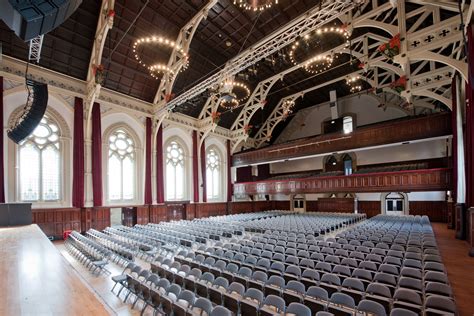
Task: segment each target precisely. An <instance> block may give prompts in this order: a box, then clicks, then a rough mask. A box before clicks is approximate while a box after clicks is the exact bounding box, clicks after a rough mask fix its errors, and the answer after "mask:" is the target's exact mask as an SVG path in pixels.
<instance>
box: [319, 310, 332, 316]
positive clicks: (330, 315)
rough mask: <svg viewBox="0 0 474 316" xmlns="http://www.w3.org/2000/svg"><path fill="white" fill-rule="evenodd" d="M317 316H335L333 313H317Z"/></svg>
mask: <svg viewBox="0 0 474 316" xmlns="http://www.w3.org/2000/svg"><path fill="white" fill-rule="evenodd" d="M316 316H334V314H333V313H330V312H324V311H320V312H317V313H316Z"/></svg>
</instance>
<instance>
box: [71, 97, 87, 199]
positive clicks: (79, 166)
mask: <svg viewBox="0 0 474 316" xmlns="http://www.w3.org/2000/svg"><path fill="white" fill-rule="evenodd" d="M72 165H73V175H72V206H74V207H84V104H83V100H82V99H81V98H78V97H76V98H75V100H74V138H73V157H72Z"/></svg>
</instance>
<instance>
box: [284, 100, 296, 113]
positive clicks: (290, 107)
mask: <svg viewBox="0 0 474 316" xmlns="http://www.w3.org/2000/svg"><path fill="white" fill-rule="evenodd" d="M295 104H296V103H295V101H293V100H286V101H285V102H283V105H282V108H283V115H284V116H288V115H290V114H291V113H293V111H294V108H295Z"/></svg>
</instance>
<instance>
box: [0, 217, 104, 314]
mask: <svg viewBox="0 0 474 316" xmlns="http://www.w3.org/2000/svg"><path fill="white" fill-rule="evenodd" d="M0 273H1V276H2V286H1V287H2V291H1V292H2V295H1V296H0V315H95V316H96V315H109V314H110V312H109V309H106V307H105V306H104V304H103V303H102V302H101V300H99V299H98V297H97V296H96V295H95V294H94V292H93V291H94V290H93V289H92V288H90V287H88V286H87V285H86V284H85V282H84V281H83V280H81V279H80V276H79V275H78V273H77V272H76V271H75V270H74V269H73V268H72V266H71V265H70V264H69V262H68V261H67V260H66V259H65V258H64V257H63V256H62V255H61V254H60V252H59V251H58V249H57V248H56V247H55V246H54V245H53V244H52V243H51V242H50V241H49V240H48V239H47V238H46V236H45V235H44V234H43V232H42V231H41V229H40V228H39V227H38V226H37V225H28V226H19V227H8V228H0Z"/></svg>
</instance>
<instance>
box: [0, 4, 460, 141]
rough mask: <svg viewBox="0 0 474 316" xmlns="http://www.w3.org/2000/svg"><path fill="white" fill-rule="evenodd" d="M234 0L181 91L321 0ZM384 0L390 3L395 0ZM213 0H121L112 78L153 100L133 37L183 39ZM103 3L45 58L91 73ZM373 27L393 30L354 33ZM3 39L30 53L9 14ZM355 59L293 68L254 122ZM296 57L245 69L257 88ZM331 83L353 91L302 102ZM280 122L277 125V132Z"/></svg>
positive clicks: (189, 111) (199, 39)
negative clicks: (316, 70)
mask: <svg viewBox="0 0 474 316" xmlns="http://www.w3.org/2000/svg"><path fill="white" fill-rule="evenodd" d="M233 2H234V1H233V0H219V1H218V2H217V4H215V5H214V6H213V7H212V8H211V10H210V11H209V13H208V16H207V18H206V19H204V20H203V21H202V22H201V23H200V24H199V26H198V28H197V31H196V33H195V35H194V38H193V40H192V42H191V45H190V50H189V55H190V64H189V68H188V69H187V70H186V71H184V72H181V73H180V74H179V75H178V77H177V80H176V81H175V84H174V86H173V93H174V94H176V95H179V94H181V93H182V92H184V91H186V90H187V89H189V88H190V87H192V86H193V85H196V84H198V83H199V82H201V81H202V80H203V79H205V78H207V77H208V76H210V75H212V74H214V73H216V72H217V71H219V70H220V69H222V67H223V66H224V65H225V63H226V62H227V61H228V60H230V59H232V58H233V57H235V56H237V55H238V54H239V53H240V52H241V51H243V50H245V49H247V48H249V47H251V46H252V45H254V44H255V43H257V42H258V41H259V40H261V39H263V38H264V37H266V36H268V35H269V34H271V33H272V32H274V31H275V30H277V29H278V28H280V27H281V26H283V25H285V24H286V23H288V22H290V21H292V20H293V19H295V18H296V17H298V16H300V15H301V14H303V13H304V12H306V11H308V10H309V9H310V8H312V7H315V6H317V5H319V4H320V0H280V1H279V4H278V5H274V6H273V7H272V8H271V9H269V10H265V11H263V12H262V13H255V12H249V11H244V10H242V9H240V8H239V7H238V6H236V5H234V3H233ZM378 2H379V3H384V2H388V0H379V1H378ZM413 2H416V1H413ZM206 3H207V1H205V0H116V1H115V13H116V14H115V18H114V26H113V28H112V29H111V31H110V32H109V33H108V37H107V39H106V42H105V47H104V50H103V56H102V64H103V65H104V67H105V71H106V79H105V83H104V86H105V87H106V88H109V89H111V90H114V91H117V92H120V93H123V94H126V95H129V96H132V97H135V98H138V99H141V100H143V101H146V102H153V99H154V97H155V94H156V92H157V89H158V86H159V84H160V81H159V80H156V79H154V78H152V77H151V76H150V75H149V73H148V71H147V70H146V69H145V68H144V67H142V66H141V65H140V64H139V63H138V62H137V61H136V60H135V57H134V54H133V51H132V45H133V42H134V41H135V40H137V39H138V38H141V37H145V36H150V35H162V36H165V37H167V38H169V39H172V40H174V39H176V38H177V36H178V34H179V31H180V29H181V28H182V27H183V26H184V25H185V24H186V23H187V22H188V21H189V20H191V19H192V17H193V16H195V15H196V13H198V12H199V11H200V9H202V8H203V6H205V4H206ZM407 6H410V7H411V9H416V8H418V7H420V6H421V5H420V4H414V3H409V4H408V3H407ZM143 7H144V9H143V11H142V12H141V14H140V15H139V12H140V11H141V10H142V8H143ZM99 11H100V1H98V0H83V3H82V4H81V6H80V7H79V9H78V10H77V11H76V12H75V13H74V14H73V15H72V16H71V17H70V18H69V19H68V20H67V21H66V22H64V24H62V25H61V26H60V27H58V28H57V29H55V30H54V31H52V32H51V33H49V34H46V35H45V38H44V44H43V49H42V52H41V60H40V65H41V66H43V67H46V68H49V69H52V70H54V71H57V72H60V73H64V74H66V75H69V76H71V77H74V78H78V79H81V80H86V77H87V73H88V67H89V62H90V57H91V50H92V46H93V42H94V36H95V32H96V27H97V21H98V18H99V14H100V12H99ZM448 14H450V13H448ZM451 14H452V15H455V13H451ZM413 23H414V22H413ZM337 24H339V25H340V24H341V23H340V21H338V22H331V24H330V25H337ZM369 31H370V32H372V33H375V34H379V35H381V36H386V37H389V34H388V33H386V32H385V31H382V30H380V29H374V28H370V29H369V28H365V27H363V28H358V29H355V30H354V33H353V34H352V37H356V36H360V35H363V34H366V33H367V32H369ZM0 41H1V42H2V46H3V54H6V55H9V56H12V57H15V58H18V59H21V60H27V58H28V46H27V44H26V43H24V42H22V41H21V40H20V39H18V38H17V37H16V36H15V34H14V33H13V32H12V31H11V30H9V29H8V27H7V26H6V25H5V24H4V23H3V22H2V21H0ZM339 44H341V43H340V42H338V38H337V37H336V38H328V39H327V43H325V45H326V46H337V45H339ZM170 53H171V52H170V51H167V50H163V49H153V48H147V49H144V50H143V51H142V56H143V58H145V59H147V60H153V61H160V62H162V63H167V61H168V59H169V57H170ZM351 60H353V59H351V58H350V57H349V55H341V57H340V58H339V59H338V60H337V61H336V62H335V64H334V65H333V66H332V68H331V70H329V71H327V72H325V73H323V74H321V75H318V76H315V75H311V74H308V73H307V72H305V71H304V70H303V69H298V70H296V71H293V72H291V73H289V74H288V75H286V76H285V77H284V78H283V80H281V81H279V82H277V83H276V84H275V85H274V86H273V88H272V89H271V91H270V93H269V94H268V97H267V101H268V105H267V106H265V108H264V109H263V110H259V111H258V112H257V113H256V114H255V115H254V117H253V118H252V120H251V122H252V125H253V126H255V127H257V128H258V127H259V126H260V125H261V124H262V123H263V122H264V121H265V120H266V119H267V117H268V116H269V115H270V113H271V112H272V110H273V109H274V107H275V106H276V105H277V104H278V102H279V101H280V100H281V99H282V98H283V97H285V96H288V95H290V94H293V93H296V92H299V91H301V90H304V89H306V88H310V87H313V86H315V85H318V84H320V83H323V82H325V81H328V80H331V79H334V78H338V77H341V76H344V75H346V74H349V73H351V72H353V71H355V70H357V65H358V63H357V62H351ZM292 65H293V64H292V63H291V62H290V60H289V59H288V48H285V49H283V50H282V51H280V52H279V53H277V54H275V55H274V56H272V57H270V58H266V59H262V60H260V61H258V62H257V63H256V64H255V65H253V66H252V67H250V68H249V69H247V70H246V71H244V72H242V73H240V74H238V75H237V77H238V78H239V79H240V80H243V81H245V82H247V84H248V85H249V86H250V87H251V88H255V87H256V86H257V84H258V83H259V82H260V81H261V80H263V79H266V78H268V77H271V76H273V75H275V74H277V73H279V72H281V71H282V70H285V69H288V68H289V67H291V66H292ZM330 90H337V93H338V95H339V96H345V95H348V94H349V93H350V91H349V88H348V87H347V86H345V85H341V84H340V82H339V83H335V84H332V85H328V86H326V87H324V88H321V89H317V90H314V91H312V92H310V93H307V94H305V96H304V98H303V99H301V100H299V101H298V102H297V105H296V109H301V108H305V107H308V106H312V105H315V104H318V103H321V102H325V101H328V99H329V91H330ZM208 97H209V93H208V92H206V93H203V94H202V95H199V96H197V97H195V98H193V99H191V100H188V102H185V103H184V104H181V105H180V106H178V107H177V108H176V111H178V112H181V113H184V114H186V115H189V116H192V117H197V116H198V115H199V113H200V111H201V109H202V106H203V105H204V103H205V101H206V99H207V98H208ZM239 112H240V108H239V109H235V110H234V111H226V112H224V113H223V114H222V120H221V121H220V123H219V124H220V125H221V126H222V127H225V128H230V127H231V125H232V124H233V122H234V121H235V119H236V117H237V115H238V113H239ZM282 126H284V125H281V126H280V127H279V129H280V130H281V128H282ZM279 129H277V130H275V136H276V135H277V134H278V133H279Z"/></svg>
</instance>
